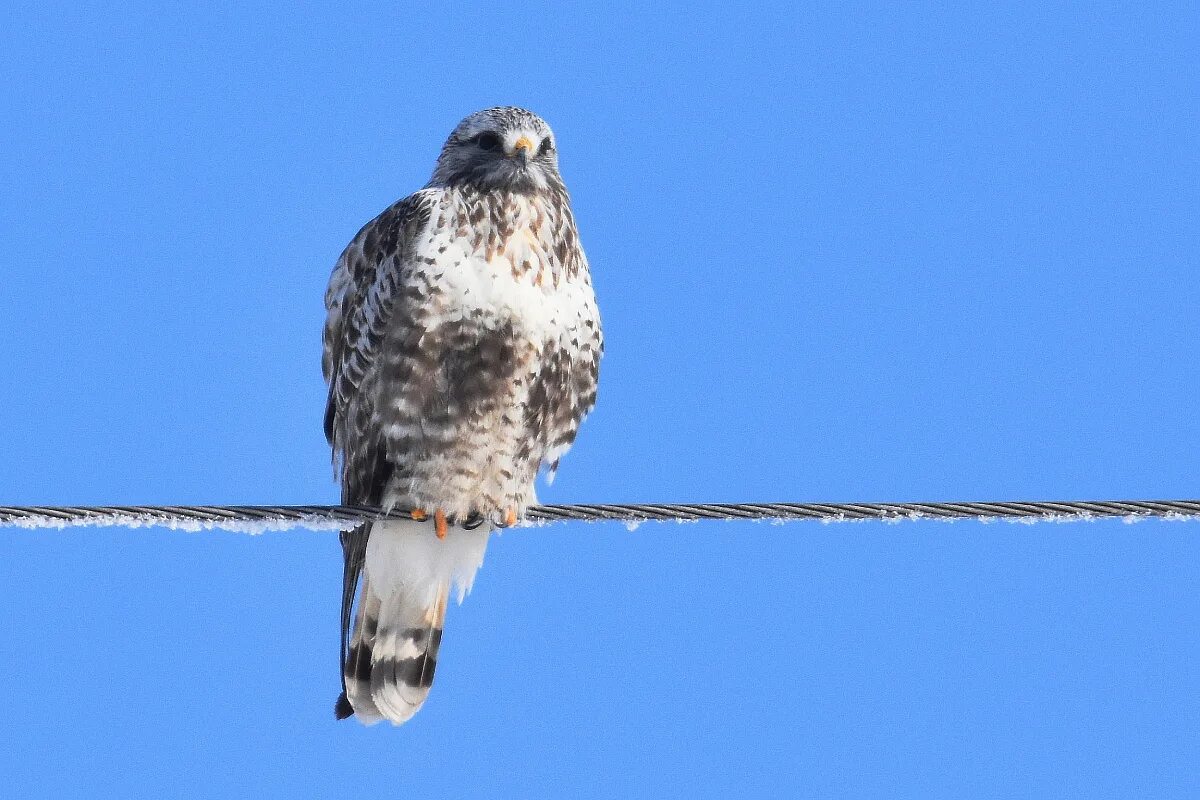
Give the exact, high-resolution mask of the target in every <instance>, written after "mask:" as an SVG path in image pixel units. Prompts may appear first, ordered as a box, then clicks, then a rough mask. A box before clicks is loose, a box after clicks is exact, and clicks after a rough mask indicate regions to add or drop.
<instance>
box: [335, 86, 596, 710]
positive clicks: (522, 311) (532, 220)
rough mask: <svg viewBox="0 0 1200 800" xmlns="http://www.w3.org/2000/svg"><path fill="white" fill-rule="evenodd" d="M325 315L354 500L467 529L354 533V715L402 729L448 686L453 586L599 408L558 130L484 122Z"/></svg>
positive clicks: (347, 652)
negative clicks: (434, 691)
mask: <svg viewBox="0 0 1200 800" xmlns="http://www.w3.org/2000/svg"><path fill="white" fill-rule="evenodd" d="M535 148H536V153H534V152H533V151H534V149H535ZM325 305H326V308H327V311H328V318H327V321H326V325H325V336H324V341H325V351H324V357H323V360H322V366H323V371H324V374H325V378H326V380H327V381H328V382H329V403H328V407H327V410H326V416H325V432H326V435H327V436H328V438H329V441H330V444H331V445H332V447H333V450H334V455H335V462H336V463H338V464H340V475H341V481H342V501H343V502H344V503H347V504H366V505H381V506H383V507H385V508H393V507H395V508H420V509H426V510H428V511H430V512H432V511H433V510H435V509H438V510H442V511H444V512H445V514H446V515H447V516H448V517H449V518H450V520H451V521H452V523H453V522H456V523H457V524H452V526H451V529H450V531H449V534H448V536H447V538H446V539H445V540H444V542H443V541H441V540H437V539H435V538H434V534H433V531H432V530H431V529H430V527H429V526H428V525H424V526H422V525H419V524H417V523H387V524H386V525H380V524H376V525H374V526H364V527H362V528H359V529H356V530H355V531H351V532H348V533H347V534H345V535H344V536H343V549H344V552H345V556H346V571H345V589H344V593H343V612H342V625H343V637H342V649H343V664H344V670H343V672H344V684H345V689H346V695H345V696H344V698H343V699H342V700H341V701H340V702H339V715H341V716H345V715H347V714H348V713H350V711H353V712H354V713H356V714H357V715H358V716H359V717H360V718H361V719H364V720H365V721H372V720H374V719H378V718H388V719H391V720H392V721H393V722H401V721H403V720H404V719H407V718H408V717H409V716H411V714H412V713H414V712H415V711H416V709H417V708H419V707H420V703H421V702H422V701H423V700H424V697H425V694H426V693H427V692H428V687H429V683H430V682H431V681H432V674H433V664H434V663H435V659H436V654H437V648H438V644H439V643H440V638H441V627H442V618H443V617H444V614H445V606H446V597H447V596H448V593H449V588H450V585H451V584H452V583H458V585H459V587H460V594H461V592H462V591H464V590H465V588H466V587H469V585H470V582H471V580H472V579H473V577H474V571H475V569H476V568H477V567H478V565H479V563H480V562H481V561H482V557H483V548H484V546H485V544H486V540H487V535H488V531H489V529H490V527H491V524H492V523H494V522H500V521H502V520H503V519H504V517H505V514H506V512H508V511H510V510H513V511H515V512H516V513H517V515H518V516H519V515H520V514H522V513H523V511H524V509H525V508H527V507H528V506H529V505H531V504H533V503H535V502H536V496H535V494H534V478H535V477H536V475H537V472H538V469H539V467H540V466H541V465H542V464H547V465H549V466H550V467H551V469H553V468H554V467H556V466H557V462H558V459H559V458H560V457H561V456H562V454H563V453H564V452H566V450H567V449H568V448H569V447H570V445H571V443H572V442H573V441H574V439H575V434H576V432H577V430H578V427H579V423H580V421H581V420H582V419H583V417H584V415H586V414H587V413H588V411H590V410H591V408H592V406H593V404H594V403H595V397H596V380H597V374H598V366H599V359H600V355H601V351H602V348H603V342H602V336H601V330H600V320H599V315H598V313H597V310H596V304H595V298H594V295H593V292H592V286H591V278H590V275H589V272H588V264H587V259H586V257H585V256H584V253H583V250H582V248H581V247H580V244H579V239H578V235H577V232H576V228H575V221H574V217H573V216H572V214H571V209H570V202H569V198H568V195H567V192H566V189H565V187H564V186H563V183H562V180H561V178H560V177H559V174H558V165H557V150H556V147H555V142H554V138H553V134H552V132H551V131H550V129H549V126H547V125H546V123H545V122H544V121H542V120H541V119H540V118H538V117H537V116H536V115H533V114H531V113H530V112H528V111H524V110H523V109H515V108H497V109H488V110H486V111H482V112H479V113H477V114H473V115H471V116H470V117H468V118H467V119H465V120H464V121H463V122H462V123H460V124H459V126H458V127H457V128H456V129H455V131H454V132H453V133H452V134H451V135H450V138H449V139H448V140H447V142H446V145H445V147H444V148H443V149H442V153H441V156H440V157H439V159H438V164H437V168H436V169H435V171H434V175H433V178H432V180H431V181H430V183H429V184H428V185H427V186H426V187H425V188H424V189H422V190H421V191H419V192H416V193H415V194H413V195H411V196H409V197H407V198H405V199H404V200H401V201H399V202H398V203H396V204H394V205H393V206H392V207H390V208H388V209H387V210H386V211H384V212H383V213H382V214H380V215H379V216H378V217H376V218H375V219H374V220H372V221H371V222H369V223H368V224H367V225H366V226H365V227H364V228H363V229H362V230H361V231H360V232H359V233H358V235H357V236H355V237H354V240H353V241H352V242H351V243H350V245H349V246H348V247H347V248H346V250H345V252H344V253H343V254H342V256H341V258H340V259H339V260H338V263H337V265H336V266H335V268H334V271H333V274H332V276H331V278H330V282H329V288H328V290H327V292H326V296H325ZM480 519H482V520H483V521H484V522H483V524H482V526H478V527H476V528H475V529H474V530H468V529H467V528H466V527H464V524H466V525H468V526H469V525H472V524H475V523H477V522H478V521H479V520H480ZM416 537H423V538H421V539H418V538H416ZM429 540H432V543H431V542H430V541H429ZM438 547H441V548H443V549H440V550H439V549H437V548H438ZM414 565H417V566H414ZM364 571H365V573H366V575H365V577H363V578H362V580H361V582H360V580H359V579H360V575H361V574H362V573H363V572H364ZM385 575H386V580H387V582H388V583H390V584H392V585H390V586H385V585H383V584H384V581H383V580H382V579H383V578H384V577H385ZM360 583H361V587H360V589H361V591H360V592H359V600H358V603H357V612H358V613H357V616H356V619H355V622H354V626H353V628H351V626H350V615H351V608H352V605H353V601H354V597H355V588H356V586H359V585H360ZM395 587H401V588H400V589H396V588H395ZM460 599H461V598H460ZM385 645H386V646H385ZM383 665H386V669H384V666H383ZM384 672H386V675H385V676H384V677H382V678H381V673H384ZM401 695H403V696H401Z"/></svg>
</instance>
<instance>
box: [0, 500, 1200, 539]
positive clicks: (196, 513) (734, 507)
mask: <svg viewBox="0 0 1200 800" xmlns="http://www.w3.org/2000/svg"><path fill="white" fill-rule="evenodd" d="M409 518H410V517H409V515H408V513H407V512H403V511H393V512H392V513H390V514H386V513H384V512H382V511H381V510H379V509H377V508H368V507H364V506H0V526H4V525H8V526H17V527H22V528H66V527H76V526H113V525H116V526H124V527H142V526H147V525H156V526H165V527H169V528H178V529H184V530H208V529H212V528H220V529H225V530H234V531H242V532H248V533H259V532H263V531H268V530H284V529H288V528H312V529H317V530H344V529H348V528H352V527H354V526H355V525H357V524H359V523H361V522H363V521H366V520H381V519H409ZM1113 518H1117V519H1126V520H1131V521H1132V520H1139V519H1147V518H1160V519H1175V520H1183V519H1200V500H1072V501H1066V502H1044V501H1038V502H1030V503H1014V502H998V503H977V502H968V503H696V504H680V503H637V504H627V505H626V504H615V505H614V504H597V505H591V504H579V505H549V506H533V507H531V508H530V509H529V510H528V511H527V512H526V519H525V524H533V525H538V524H546V523H552V522H563V521H584V522H601V521H618V522H624V523H627V524H631V525H632V524H636V523H640V522H646V521H672V520H673V521H677V522H690V521H696V520H703V519H722V520H738V519H750V520H777V521H784V520H805V519H807V520H820V521H821V522H851V521H861V520H880V521H884V522H899V521H906V520H921V519H930V520H958V519H974V520H980V521H991V520H1013V521H1019V522H1080V521H1087V520H1096V519H1113Z"/></svg>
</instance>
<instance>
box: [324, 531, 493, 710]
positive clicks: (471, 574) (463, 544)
mask: <svg viewBox="0 0 1200 800" xmlns="http://www.w3.org/2000/svg"><path fill="white" fill-rule="evenodd" d="M489 533H490V530H489V528H488V527H487V526H483V527H480V528H478V529H476V530H466V529H464V528H461V527H452V528H451V529H450V531H449V533H448V535H447V536H446V538H445V539H438V538H437V537H436V536H435V535H434V532H433V529H432V527H431V526H430V525H429V524H426V523H420V522H409V521H388V522H376V523H372V524H371V525H369V526H363V527H361V528H358V529H355V530H354V531H352V532H350V533H349V534H347V536H346V537H344V539H343V547H344V550H345V555H346V572H345V581H346V583H345V585H344V587H343V597H342V694H341V696H339V697H338V700H337V705H336V707H335V714H336V716H337V718H338V719H345V718H346V717H349V716H351V715H354V716H357V717H358V719H359V720H360V721H361V722H363V723H365V724H367V725H371V724H374V723H376V722H379V721H380V720H384V719H386V720H388V721H389V722H391V723H392V724H394V725H399V724H400V723H402V722H406V721H407V720H409V719H410V718H411V717H412V716H413V714H415V713H417V711H418V710H420V708H421V706H422V705H423V704H424V702H425V698H426V697H428V696H429V689H430V687H431V686H432V685H433V676H434V671H435V670H436V668H437V659H438V651H439V649H440V647H441V642H442V630H443V627H444V625H445V619H446V607H447V605H448V604H449V598H450V592H451V588H452V587H453V588H454V589H455V591H456V593H457V599H458V601H459V602H462V599H463V597H464V596H465V595H466V593H467V592H469V591H470V589H471V583H472V582H473V581H474V579H475V573H476V571H477V570H478V569H479V566H480V564H482V563H483V554H484V550H485V549H486V547H487V538H488V535H489ZM356 595H357V602H355V597H356ZM352 606H353V612H354V613H353V620H354V621H353V624H352V625H351V624H350V619H351V610H352Z"/></svg>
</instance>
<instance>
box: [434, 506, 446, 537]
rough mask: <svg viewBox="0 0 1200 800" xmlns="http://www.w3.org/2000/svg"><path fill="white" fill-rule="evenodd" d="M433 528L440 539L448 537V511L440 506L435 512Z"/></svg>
mask: <svg viewBox="0 0 1200 800" xmlns="http://www.w3.org/2000/svg"><path fill="white" fill-rule="evenodd" d="M433 528H434V531H435V532H436V533H437V537H438V538H439V539H445V538H446V530H447V529H448V528H449V525H447V524H446V512H445V511H442V510H441V509H440V508H439V509H438V510H437V511H435V512H433Z"/></svg>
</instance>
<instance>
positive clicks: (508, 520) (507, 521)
mask: <svg viewBox="0 0 1200 800" xmlns="http://www.w3.org/2000/svg"><path fill="white" fill-rule="evenodd" d="M516 524H517V510H516V509H515V508H511V507H510V508H506V509H504V527H506V528H511V527H512V526H513V525H516Z"/></svg>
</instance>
